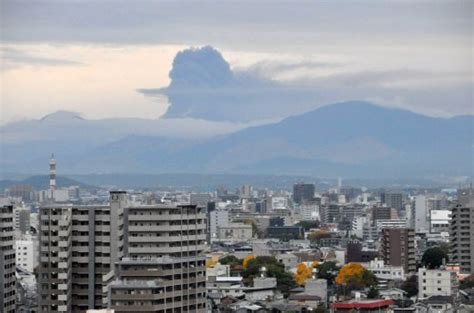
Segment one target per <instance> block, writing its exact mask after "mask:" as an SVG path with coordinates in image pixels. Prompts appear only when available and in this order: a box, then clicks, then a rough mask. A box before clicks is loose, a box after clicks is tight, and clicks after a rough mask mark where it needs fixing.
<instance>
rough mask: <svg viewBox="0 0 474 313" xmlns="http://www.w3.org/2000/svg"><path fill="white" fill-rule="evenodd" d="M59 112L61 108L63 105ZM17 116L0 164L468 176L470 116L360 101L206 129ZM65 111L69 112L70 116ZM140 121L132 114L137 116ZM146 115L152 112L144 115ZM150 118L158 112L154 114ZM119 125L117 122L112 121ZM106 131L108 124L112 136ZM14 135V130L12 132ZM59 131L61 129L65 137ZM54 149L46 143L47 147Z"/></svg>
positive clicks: (473, 163) (39, 168) (473, 156)
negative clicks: (179, 130) (206, 133)
mask: <svg viewBox="0 0 474 313" xmlns="http://www.w3.org/2000/svg"><path fill="white" fill-rule="evenodd" d="M62 114H63V115H64V114H65V113H62ZM68 114H69V115H67V117H68V118H69V119H71V118H72V119H73V121H74V123H59V122H58V121H57V119H55V118H50V119H51V121H50V122H49V123H46V124H44V125H42V127H43V128H45V129H47V132H46V134H48V133H49V134H55V133H61V134H67V136H66V137H64V136H58V138H59V137H60V138H62V139H61V140H57V141H55V136H54V135H50V136H45V135H42V136H39V135H38V134H39V132H38V131H35V127H34V125H33V123H37V121H24V122H22V124H21V125H18V124H17V125H16V126H15V129H14V130H12V128H11V126H10V128H7V127H9V126H8V125H7V126H4V127H2V129H1V131H2V137H3V133H4V131H5V129H6V128H7V129H8V131H9V132H8V136H9V137H8V138H9V139H10V141H8V142H5V141H3V140H2V141H3V142H2V150H3V151H2V158H1V165H2V168H4V169H5V171H6V170H8V171H9V172H22V173H39V172H43V173H45V172H46V171H47V166H48V165H47V159H48V157H49V155H50V153H51V152H54V153H55V154H56V156H57V161H58V171H59V172H60V173H61V172H62V173H78V174H79V173H81V174H82V173H236V174H275V175H283V174H294V175H312V176H324V177H336V176H340V175H341V176H344V177H427V176H442V175H447V176H472V175H473V173H474V152H473V151H474V146H473V144H474V141H473V138H474V116H472V115H466V116H457V117H452V118H434V117H428V116H424V115H420V114H417V113H413V112H410V111H406V110H401V109H394V108H387V107H382V106H378V105H375V104H372V103H368V102H361V101H350V102H344V103H336V104H331V105H327V106H324V107H321V108H318V109H315V110H312V111H309V112H306V113H303V114H300V115H295V116H291V117H288V118H285V119H283V120H281V121H279V122H276V123H273V124H266V125H261V126H255V127H249V128H245V129H241V130H237V131H234V132H232V133H230V134H229V133H227V134H223V135H218V136H214V137H211V138H199V139H196V138H194V139H186V138H183V137H180V138H177V137H170V136H166V135H165V136H163V135H160V136H153V135H143V133H139V132H134V129H133V127H125V126H127V125H124V121H123V119H110V120H107V123H104V124H97V123H96V124H94V125H95V126H94V128H93V131H92V132H91V131H90V130H89V129H87V125H91V124H90V123H88V122H87V120H83V121H85V122H83V123H82V124H81V122H80V120H78V119H77V118H76V117H74V115H71V114H70V113H68ZM71 116H72V117H71ZM139 122H140V121H138V123H139ZM142 122H143V123H147V125H153V122H152V121H150V120H143V121H142ZM155 122H156V121H155ZM119 130H121V131H119ZM110 134H114V135H113V136H111V135H110ZM15 136H17V137H20V136H21V138H22V140H21V141H15V140H13V139H12V138H15ZM64 138H66V139H64ZM52 149H54V150H52Z"/></svg>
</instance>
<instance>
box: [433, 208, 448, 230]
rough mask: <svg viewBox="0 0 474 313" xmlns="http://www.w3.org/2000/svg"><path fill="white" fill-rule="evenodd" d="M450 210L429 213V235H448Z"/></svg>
mask: <svg viewBox="0 0 474 313" xmlns="http://www.w3.org/2000/svg"><path fill="white" fill-rule="evenodd" d="M450 222H451V211H450V210H432V211H431V212H430V233H435V234H439V233H445V232H447V233H449V225H450Z"/></svg>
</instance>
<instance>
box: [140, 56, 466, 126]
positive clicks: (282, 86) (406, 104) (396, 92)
mask: <svg viewBox="0 0 474 313" xmlns="http://www.w3.org/2000/svg"><path fill="white" fill-rule="evenodd" d="M262 64H263V63H259V64H257V65H253V66H250V67H249V68H248V69H247V70H244V69H240V70H239V71H232V70H231V69H230V67H229V65H228V64H227V62H226V61H225V60H224V58H223V57H222V55H221V54H220V53H219V52H218V51H217V50H214V49H213V48H211V47H204V48H202V49H188V50H184V51H182V52H180V53H178V55H177V56H176V58H175V61H174V62H173V68H172V70H171V72H170V78H171V84H170V86H169V87H166V88H161V89H140V90H139V92H141V93H142V94H144V95H146V96H150V97H154V96H157V95H166V96H167V97H168V99H169V102H170V103H171V104H170V106H169V108H168V111H167V112H166V114H165V116H164V117H165V118H184V117H190V118H199V119H207V120H213V121H221V120H225V121H232V122H243V123H248V122H251V121H254V122H255V121H259V120H260V121H261V120H275V119H281V118H284V117H287V116H289V115H294V114H299V113H302V112H305V111H308V110H312V109H315V108H317V107H319V106H321V105H325V104H329V103H333V102H340V101H347V100H354V99H357V100H369V101H373V102H376V103H378V104H381V105H386V106H390V107H393V106H395V107H399V108H404V109H408V110H411V111H415V112H418V113H422V114H427V115H435V116H440V115H441V116H452V115H457V114H466V113H471V114H472V113H473V112H472V103H473V99H472V88H473V81H472V77H471V76H470V75H469V72H458V71H451V72H436V71H425V70H413V69H397V70H372V71H352V72H348V71H341V69H339V68H338V70H339V72H337V73H333V74H330V75H326V76H319V77H312V78H307V77H303V78H301V79H296V80H293V81H290V82H284V83H283V82H277V81H274V80H271V79H268V78H266V77H271V76H272V75H274V74H275V73H276V72H278V71H291V70H292V69H293V68H294V70H298V69H302V68H303V69H306V70H312V69H314V68H320V67H331V68H333V67H337V66H339V65H336V64H325V63H319V62H306V63H303V62H301V63H295V64H294V67H292V66H291V64H290V63H282V64H281V68H280V66H279V65H278V63H272V65H271V66H270V67H266V66H262ZM269 64H270V63H269ZM256 68H257V70H256ZM267 69H269V72H266V70H267ZM342 70H344V68H343V67H342ZM448 104H449V106H448Z"/></svg>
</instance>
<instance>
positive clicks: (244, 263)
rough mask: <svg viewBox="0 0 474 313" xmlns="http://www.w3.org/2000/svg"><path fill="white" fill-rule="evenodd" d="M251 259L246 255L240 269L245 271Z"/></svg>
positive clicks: (250, 256) (252, 257)
mask: <svg viewBox="0 0 474 313" xmlns="http://www.w3.org/2000/svg"><path fill="white" fill-rule="evenodd" d="M253 259H255V257H254V256H253V255H247V256H246V257H244V260H243V261H242V267H243V268H244V269H246V268H247V267H248V266H249V262H250V261H251V260H253Z"/></svg>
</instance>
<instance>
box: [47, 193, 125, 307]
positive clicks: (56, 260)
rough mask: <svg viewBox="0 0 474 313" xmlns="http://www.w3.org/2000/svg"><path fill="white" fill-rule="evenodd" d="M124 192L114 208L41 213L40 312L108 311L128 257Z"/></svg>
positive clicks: (113, 200)
mask: <svg viewBox="0 0 474 313" xmlns="http://www.w3.org/2000/svg"><path fill="white" fill-rule="evenodd" d="M126 203H127V195H126V193H124V192H111V193H110V204H109V205H104V206H95V205H90V206H89V205H88V206H73V205H70V204H64V205H60V204H52V205H48V206H45V207H41V208H40V231H39V240H40V260H39V270H38V293H39V312H85V311H86V310H88V309H100V308H105V307H106V306H107V285H108V284H109V283H110V282H111V281H112V280H113V278H114V266H115V263H116V262H117V261H118V260H119V259H121V257H122V256H123V240H124V226H123V212H124V207H125V205H126Z"/></svg>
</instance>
